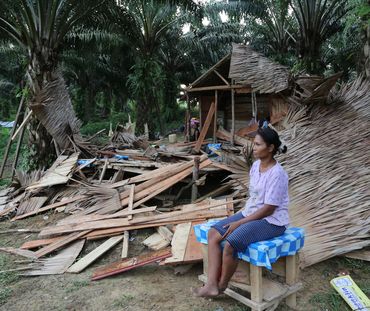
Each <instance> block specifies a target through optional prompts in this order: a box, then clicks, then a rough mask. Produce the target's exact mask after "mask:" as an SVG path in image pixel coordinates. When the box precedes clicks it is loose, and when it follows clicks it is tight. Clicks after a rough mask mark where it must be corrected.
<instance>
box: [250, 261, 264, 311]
mask: <svg viewBox="0 0 370 311" xmlns="http://www.w3.org/2000/svg"><path fill="white" fill-rule="evenodd" d="M250 278H251V299H252V301H254V302H257V303H260V302H262V300H263V289H262V267H258V266H255V265H252V264H250ZM252 310H253V311H254V309H252Z"/></svg>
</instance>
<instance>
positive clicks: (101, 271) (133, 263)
mask: <svg viewBox="0 0 370 311" xmlns="http://www.w3.org/2000/svg"><path fill="white" fill-rule="evenodd" d="M170 256H171V249H170V248H166V249H161V250H159V251H154V252H151V253H147V254H143V255H140V256H137V257H133V258H128V259H124V260H121V261H118V262H115V263H112V264H109V265H106V266H103V267H100V268H98V269H97V270H96V271H95V272H94V274H93V276H92V279H91V280H92V281H97V280H100V279H103V278H106V277H108V276H111V275H115V274H119V273H122V272H125V271H128V270H132V269H135V268H137V267H141V266H144V265H147V264H149V263H152V262H155V261H158V260H163V259H165V258H168V257H170Z"/></svg>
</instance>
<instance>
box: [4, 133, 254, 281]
mask: <svg viewBox="0 0 370 311" xmlns="http://www.w3.org/2000/svg"><path fill="white" fill-rule="evenodd" d="M223 133H224V135H226V136H227V135H229V134H228V133H227V132H223ZM241 139H242V138H241ZM205 143H207V141H202V142H198V145H202V144H205ZM196 144H197V143H195V142H194V143H178V144H173V145H168V146H163V145H162V146H161V145H158V144H157V145H155V144H154V145H150V144H149V142H148V141H147V140H145V138H139V139H138V138H136V137H135V136H134V135H132V134H130V133H125V132H122V131H118V132H115V133H114V134H113V136H112V138H111V140H110V143H109V145H108V146H106V147H105V148H102V150H100V151H98V152H97V155H96V157H95V158H91V159H81V156H80V154H79V153H76V152H75V153H70V154H66V155H60V156H59V157H58V159H57V160H56V161H55V163H54V164H53V165H52V166H51V167H50V168H49V169H48V170H47V171H45V172H43V171H37V172H33V173H31V174H25V173H22V172H17V174H16V177H15V179H14V182H13V184H12V187H11V188H8V189H5V190H3V191H1V192H0V215H1V217H3V218H10V221H17V220H20V219H24V218H27V217H32V216H35V215H39V214H42V213H47V212H48V213H50V212H59V213H61V214H62V215H65V217H62V218H61V219H60V220H59V221H58V222H57V223H54V224H52V225H49V226H47V227H45V228H43V229H41V231H40V232H39V236H38V239H37V240H31V241H27V242H25V243H24V244H23V245H22V246H21V247H20V248H11V247H6V248H1V249H0V250H2V251H6V252H8V253H12V254H17V255H21V256H24V257H27V258H28V259H29V260H30V261H28V262H27V265H26V266H22V267H20V268H19V269H20V270H22V274H24V275H45V274H60V273H64V272H71V273H78V272H81V271H82V270H84V269H85V268H87V267H88V266H89V265H90V264H92V263H93V262H94V261H95V260H97V259H98V258H99V257H101V256H102V255H103V254H104V253H106V252H107V251H108V250H110V249H111V248H113V247H114V246H116V245H117V244H118V243H121V244H122V252H121V253H122V255H121V257H122V258H119V261H118V262H117V263H113V264H110V265H108V266H107V267H101V268H99V269H98V270H97V271H96V272H95V273H94V276H93V279H94V280H97V279H100V278H103V277H105V276H109V275H113V274H116V273H119V272H122V271H126V270H128V269H131V268H133V267H137V266H141V265H143V264H146V263H150V262H155V261H158V260H162V263H163V264H166V265H177V264H184V263H194V262H197V261H201V260H202V255H201V250H200V245H199V244H198V243H196V241H195V236H194V232H193V226H194V224H197V223H200V222H204V221H206V220H207V219H210V218H222V217H225V216H228V215H230V214H232V213H233V212H234V205H235V206H238V205H242V204H243V201H244V200H245V194H246V192H245V186H243V187H241V185H243V184H245V182H246V178H247V176H248V175H247V172H248V167H247V165H246V163H245V161H244V160H243V159H244V155H243V153H242V147H235V146H231V145H228V144H225V146H224V147H223V148H218V149H217V150H216V149H215V150H213V151H212V150H211V151H210V152H212V153H213V156H212V157H210V158H209V157H208V155H207V154H205V153H204V152H203V154H202V153H201V155H192V154H191V150H192V149H193V148H194V146H195V145H196ZM119 148H121V149H119ZM124 148H125V149H124ZM133 148H136V149H133ZM211 159H213V161H212V160H211ZM222 161H223V162H222ZM212 174H213V175H212ZM214 174H220V177H219V179H218V180H216V182H215V181H214V180H212V179H213V178H208V175H211V176H214ZM228 176H231V177H234V178H231V179H230V178H229V179H228V180H227V181H226V182H224V183H223V184H222V185H220V183H221V180H223V179H225V177H228ZM238 178H239V181H237V180H238ZM203 189H204V190H203ZM190 194H191V195H190ZM190 197H191V199H190ZM236 203H238V204H236ZM63 213H64V214H63ZM143 228H153V229H155V233H154V234H153V235H151V236H149V237H148V238H147V239H146V240H145V241H143V243H144V245H146V246H147V247H148V248H149V249H151V250H152V252H150V253H146V254H144V255H142V256H139V257H135V258H134V259H132V258H130V259H126V260H125V258H126V257H127V256H128V250H129V241H130V231H132V230H138V229H143ZM97 239H101V240H105V241H104V242H102V244H100V245H99V246H98V247H97V248H95V249H94V250H93V251H91V252H90V253H88V254H87V255H86V256H84V257H82V258H80V259H79V260H78V261H77V262H75V261H76V259H77V257H78V256H79V254H80V253H81V251H82V249H83V247H84V244H85V243H88V241H91V240H97ZM50 256H51V257H50ZM117 259H118V258H117ZM30 262H31V264H29V263H30ZM23 270H24V271H23Z"/></svg>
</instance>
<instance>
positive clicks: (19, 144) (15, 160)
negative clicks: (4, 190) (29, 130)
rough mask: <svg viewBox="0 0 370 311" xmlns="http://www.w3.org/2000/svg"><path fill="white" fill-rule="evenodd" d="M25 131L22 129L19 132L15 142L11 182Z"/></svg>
mask: <svg viewBox="0 0 370 311" xmlns="http://www.w3.org/2000/svg"><path fill="white" fill-rule="evenodd" d="M25 130H26V127H23V128H22V130H21V133H20V136H19V139H18V142H17V149H16V151H15V158H14V161H13V165H12V176H11V179H12V180H13V177H14V174H15V170H16V168H17V164H18V159H19V153H20V150H21V146H22V141H23V136H24V131H25Z"/></svg>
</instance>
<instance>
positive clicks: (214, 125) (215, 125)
mask: <svg viewBox="0 0 370 311" xmlns="http://www.w3.org/2000/svg"><path fill="white" fill-rule="evenodd" d="M217 103H218V91H217V90H215V118H214V120H213V143H216V132H217V109H218V108H217V106H218V105H217Z"/></svg>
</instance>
